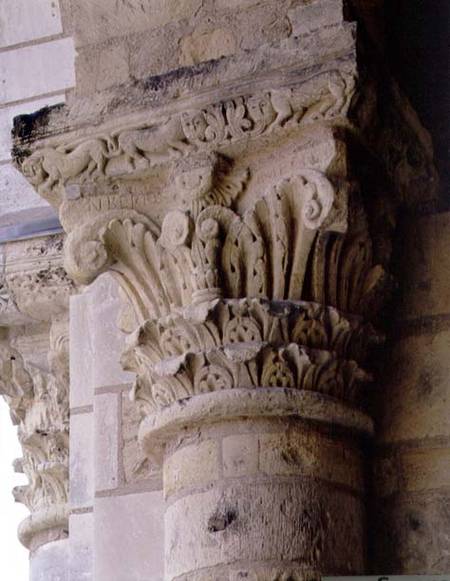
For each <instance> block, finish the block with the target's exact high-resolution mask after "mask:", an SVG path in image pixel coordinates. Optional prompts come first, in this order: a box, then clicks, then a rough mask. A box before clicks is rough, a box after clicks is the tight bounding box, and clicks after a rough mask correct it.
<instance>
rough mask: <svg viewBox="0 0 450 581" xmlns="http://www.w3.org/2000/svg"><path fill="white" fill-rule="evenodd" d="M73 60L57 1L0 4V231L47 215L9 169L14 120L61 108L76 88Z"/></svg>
mask: <svg viewBox="0 0 450 581" xmlns="http://www.w3.org/2000/svg"><path fill="white" fill-rule="evenodd" d="M74 58H75V52H74V47H73V42H72V39H71V38H70V36H68V35H67V34H66V33H65V29H64V25H63V19H62V15H61V9H60V6H59V2H58V0H40V1H39V2H35V1H34V0H14V1H13V2H12V1H11V0H1V1H0V226H4V225H8V224H15V223H17V222H19V221H20V220H22V221H23V220H24V219H25V216H28V217H29V216H31V215H34V216H36V215H37V213H39V212H40V213H41V214H42V213H44V214H45V212H46V210H43V208H47V204H46V203H45V202H44V200H42V198H40V197H39V196H38V195H37V194H36V192H35V191H34V190H33V188H32V187H31V186H30V185H29V184H28V183H27V181H26V180H25V179H24V178H23V176H22V175H21V174H20V173H19V172H18V171H16V170H15V169H14V168H13V166H12V164H11V127H12V119H13V118H14V117H15V116H16V115H20V114H23V113H32V112H33V111H36V110H37V109H40V108H42V107H45V106H47V105H56V104H58V103H64V102H65V100H66V93H67V91H68V90H69V89H70V88H71V87H73V86H74V85H75V68H74ZM18 212H20V214H17V213H18Z"/></svg>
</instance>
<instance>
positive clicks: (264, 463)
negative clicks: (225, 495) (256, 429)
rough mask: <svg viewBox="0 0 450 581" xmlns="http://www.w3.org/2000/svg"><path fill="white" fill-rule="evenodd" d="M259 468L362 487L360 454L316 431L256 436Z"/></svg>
mask: <svg viewBox="0 0 450 581" xmlns="http://www.w3.org/2000/svg"><path fill="white" fill-rule="evenodd" d="M259 458H260V460H259V462H260V470H261V471H262V472H265V473H266V474H277V475H280V476H282V475H285V476H287V475H294V474H297V475H301V474H303V475H305V476H312V477H315V478H320V479H321V480H328V481H331V482H333V483H339V484H343V485H345V486H349V487H351V488H354V489H356V490H361V489H362V487H363V476H362V466H361V457H360V456H359V454H358V453H357V452H356V450H351V449H350V448H349V447H348V445H344V444H343V443H341V442H339V441H333V440H331V439H329V438H326V437H324V436H321V435H320V434H313V433H301V432H296V431H295V430H291V431H289V433H281V434H264V435H261V436H259Z"/></svg>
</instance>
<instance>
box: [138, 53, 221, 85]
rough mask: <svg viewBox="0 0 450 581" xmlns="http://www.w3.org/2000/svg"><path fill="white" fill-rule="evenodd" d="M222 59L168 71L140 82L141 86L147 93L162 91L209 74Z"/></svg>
mask: <svg viewBox="0 0 450 581" xmlns="http://www.w3.org/2000/svg"><path fill="white" fill-rule="evenodd" d="M222 58H223V57H222ZM222 58H221V59H215V60H210V61H206V62H204V63H199V64H198V65H193V66H191V67H180V68H178V69H174V70H172V71H169V72H168V73H163V74H162V75H152V76H151V77H148V78H147V79H145V80H144V81H142V85H143V87H144V89H146V90H149V91H164V90H165V89H166V88H167V87H168V86H170V85H171V84H172V83H174V82H176V81H181V80H186V79H190V78H193V77H197V76H199V75H204V74H207V73H211V72H212V71H213V70H214V69H216V68H217V66H218V63H219V62H220V61H221V60H222Z"/></svg>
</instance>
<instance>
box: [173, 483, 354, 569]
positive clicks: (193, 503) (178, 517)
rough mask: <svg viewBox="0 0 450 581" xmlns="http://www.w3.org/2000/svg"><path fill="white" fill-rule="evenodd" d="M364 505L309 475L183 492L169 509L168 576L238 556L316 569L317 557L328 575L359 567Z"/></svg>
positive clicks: (216, 563)
mask: <svg viewBox="0 0 450 581" xmlns="http://www.w3.org/2000/svg"><path fill="white" fill-rule="evenodd" d="M269 507H271V508H270V516H268V514H267V511H268V508H269ZM361 510H362V507H361V501H360V500H357V499H355V498H354V497H352V496H349V495H347V494H345V493H341V492H337V491H333V492H331V491H329V490H326V489H322V490H321V486H320V485H319V484H318V483H306V482H304V483H300V482H276V481H273V480H272V481H269V482H266V483H257V482H253V483H250V482H249V483H239V484H238V483H236V484H235V485H230V486H229V487H226V488H225V489H224V490H222V491H221V492H219V490H217V489H215V490H211V491H208V492H204V493H201V494H196V495H193V496H188V497H185V498H183V499H181V500H179V501H177V502H176V503H175V504H173V505H171V506H170V507H169V508H168V509H167V511H166V516H165V522H166V538H167V541H166V576H167V579H175V578H177V576H179V575H182V574H188V573H190V574H192V573H191V572H193V571H196V570H198V569H202V568H204V567H214V566H220V567H218V569H217V573H219V572H221V570H223V569H225V567H223V569H222V566H224V565H227V564H232V563H235V562H236V561H240V560H242V561H250V562H251V561H254V562H261V561H266V560H269V561H270V560H273V561H283V560H284V561H285V562H286V563H292V562H296V563H298V564H301V565H302V566H303V567H305V568H306V569H307V568H308V567H309V568H310V569H312V570H314V569H315V568H317V564H318V560H319V559H320V561H321V565H320V567H321V570H323V571H324V572H325V573H326V574H329V575H331V574H334V575H337V574H347V575H351V574H356V573H358V572H361V571H362V570H363V568H364V565H363V561H362V546H361V540H362V537H363V535H364V530H363V527H362V512H361ZM180 537H181V538H183V542H182V543H180V542H177V541H176V539H179V538H180ZM225 570H226V569H225ZM215 573H216V570H215V569H212V570H211V576H212V578H215V577H213V575H215ZM187 578H189V576H188V577H187Z"/></svg>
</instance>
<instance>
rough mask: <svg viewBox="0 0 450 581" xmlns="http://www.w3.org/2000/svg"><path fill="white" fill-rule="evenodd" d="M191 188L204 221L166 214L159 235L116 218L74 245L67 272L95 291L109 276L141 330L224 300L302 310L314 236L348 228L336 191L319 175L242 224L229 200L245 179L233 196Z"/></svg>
mask: <svg viewBox="0 0 450 581" xmlns="http://www.w3.org/2000/svg"><path fill="white" fill-rule="evenodd" d="M207 181H209V179H208V180H207ZM185 183H186V182H185ZM188 183H189V192H191V198H192V191H193V190H195V189H197V191H198V192H200V193H201V196H200V198H199V199H201V200H202V204H205V205H206V203H207V202H208V201H209V200H211V202H213V205H208V206H207V207H205V208H204V209H202V210H201V211H200V212H199V214H198V216H197V217H196V214H197V212H198V211H199V209H200V208H199V207H198V205H195V207H194V208H191V210H190V211H187V212H182V211H180V210H175V211H172V212H169V213H168V214H167V215H166V217H165V218H164V220H163V223H162V226H161V228H160V227H159V226H158V225H157V224H156V223H154V222H153V221H151V220H150V219H148V218H146V217H144V216H142V215H139V214H138V213H136V212H134V211H127V212H120V211H118V212H110V213H108V214H106V216H103V217H102V218H99V219H98V220H96V221H94V222H92V223H90V224H88V225H85V226H82V227H81V228H78V229H75V230H74V231H73V232H72V233H71V234H70V235H69V237H68V240H67V245H66V268H67V270H68V272H69V273H70V274H71V275H72V276H73V277H74V279H75V280H76V281H78V282H81V283H89V282H90V281H91V280H92V279H93V278H94V277H95V276H97V275H98V274H99V273H100V272H102V271H104V270H106V269H110V270H111V271H112V272H113V273H115V274H117V275H118V276H119V277H120V278H121V280H122V285H123V288H124V289H125V291H126V293H127V294H128V296H129V298H130V300H131V302H132V304H133V306H134V308H135V311H136V313H138V316H139V319H140V321H141V322H142V321H144V320H146V319H155V318H159V317H162V316H166V315H168V314H169V313H170V312H172V310H173V309H174V308H180V307H187V306H189V305H190V304H192V303H196V304H198V303H202V302H205V301H210V300H213V299H215V298H219V297H221V296H226V297H229V298H239V297H246V296H248V297H267V298H269V299H280V300H282V299H292V300H297V299H300V298H301V297H302V289H303V284H304V279H305V276H306V271H307V268H308V258H309V254H310V251H311V248H312V245H313V243H314V240H315V238H316V236H317V232H318V231H320V230H337V231H342V230H343V229H344V228H345V223H343V222H342V220H341V217H340V216H339V213H337V212H335V211H334V208H335V206H334V204H335V192H334V189H333V187H332V185H331V183H330V182H329V181H328V180H327V179H326V178H325V176H323V175H322V174H320V173H319V172H316V171H313V170H299V171H298V173H297V175H295V176H293V177H291V178H287V179H285V180H283V181H282V182H281V183H279V184H277V185H276V186H274V187H273V188H272V189H271V190H270V191H269V192H268V194H266V196H264V197H263V198H262V199H261V200H259V201H258V202H257V203H256V204H255V206H254V207H253V208H252V209H250V210H248V211H247V212H246V213H245V214H244V215H242V216H241V215H239V214H237V213H236V212H235V211H233V210H232V209H231V208H228V207H227V206H228V205H229V204H230V203H231V201H232V200H229V199H228V198H227V197H226V196H225V194H223V192H224V191H226V192H238V191H240V189H241V187H242V185H241V184H242V183H243V178H241V177H238V178H236V179H234V178H231V177H230V178H228V182H227V184H228V187H227V188H226V190H225V187H223V188H222V190H221V189H219V188H217V187H215V186H214V185H213V182H210V183H211V187H212V188H213V189H212V191H211V192H209V193H208V192H207V191H206V192H205V188H204V186H203V183H202V182H199V181H198V180H197V181H196V180H194V182H190V181H189V180H188ZM192 183H194V185H195V187H194V186H192ZM219 193H220V197H219ZM217 201H220V202H222V204H223V205H218V204H217ZM214 202H215V203H214ZM124 216H125V217H124Z"/></svg>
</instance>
